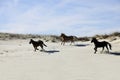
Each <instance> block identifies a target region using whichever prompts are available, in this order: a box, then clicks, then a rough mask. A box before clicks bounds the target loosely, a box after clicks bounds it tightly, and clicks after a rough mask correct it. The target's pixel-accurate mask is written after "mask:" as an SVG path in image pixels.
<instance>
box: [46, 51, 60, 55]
mask: <svg viewBox="0 0 120 80" xmlns="http://www.w3.org/2000/svg"><path fill="white" fill-rule="evenodd" d="M44 52H45V53H48V54H53V53H58V52H60V51H59V50H45V51H44Z"/></svg>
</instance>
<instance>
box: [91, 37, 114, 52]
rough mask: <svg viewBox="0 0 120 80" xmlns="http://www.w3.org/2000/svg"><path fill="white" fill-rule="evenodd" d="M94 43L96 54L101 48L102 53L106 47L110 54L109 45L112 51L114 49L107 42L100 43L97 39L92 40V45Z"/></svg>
mask: <svg viewBox="0 0 120 80" xmlns="http://www.w3.org/2000/svg"><path fill="white" fill-rule="evenodd" d="M92 42H94V44H95V48H94V50H95V52H94V53H96V52H97V48H100V47H102V52H103V50H104V47H106V48H107V50H108V52H109V49H108V45H109V48H110V49H111V48H112V46H111V44H110V43H109V42H106V41H102V42H99V41H98V40H97V39H96V38H92V41H91V43H92ZM111 50H112V49H111Z"/></svg>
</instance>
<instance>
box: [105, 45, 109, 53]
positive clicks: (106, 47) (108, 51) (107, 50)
mask: <svg viewBox="0 0 120 80" xmlns="http://www.w3.org/2000/svg"><path fill="white" fill-rule="evenodd" d="M106 48H107V51H108V53H109V49H108V46H107V45H106Z"/></svg>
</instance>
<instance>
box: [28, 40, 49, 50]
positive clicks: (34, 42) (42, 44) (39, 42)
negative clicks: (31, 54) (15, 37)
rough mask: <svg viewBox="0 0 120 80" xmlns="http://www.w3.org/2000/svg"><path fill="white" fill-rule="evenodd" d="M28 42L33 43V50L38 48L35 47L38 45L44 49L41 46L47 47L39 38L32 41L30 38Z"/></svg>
mask: <svg viewBox="0 0 120 80" xmlns="http://www.w3.org/2000/svg"><path fill="white" fill-rule="evenodd" d="M29 44H32V45H33V47H34V49H35V50H34V51H36V50H39V49H38V48H37V47H38V46H40V47H41V49H42V50H44V48H43V46H45V47H47V45H45V44H44V42H43V41H41V40H38V41H34V40H33V39H30V42H29Z"/></svg>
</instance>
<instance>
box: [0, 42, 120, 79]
mask: <svg viewBox="0 0 120 80" xmlns="http://www.w3.org/2000/svg"><path fill="white" fill-rule="evenodd" d="M119 42H120V41H113V42H111V44H112V46H113V50H112V51H110V54H108V53H106V51H105V52H104V53H103V54H101V53H100V51H101V49H98V52H97V54H94V50H93V48H94V45H93V44H92V43H90V41H88V42H76V43H75V44H74V45H69V43H67V44H66V45H65V46H62V45H61V44H60V42H58V43H51V42H45V44H46V45H47V46H48V47H45V50H46V51H45V52H40V51H36V52H34V49H33V47H32V45H30V44H29V40H6V41H3V40H0V80H120V43H119ZM39 48H40V47H39Z"/></svg>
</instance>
